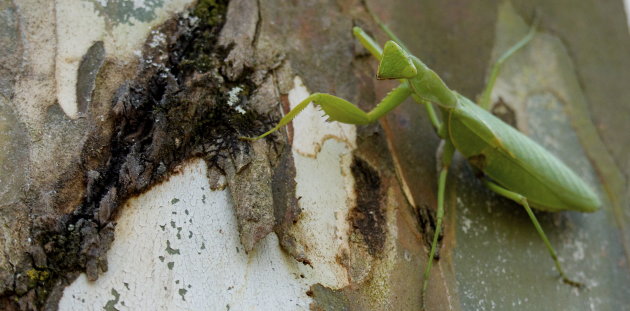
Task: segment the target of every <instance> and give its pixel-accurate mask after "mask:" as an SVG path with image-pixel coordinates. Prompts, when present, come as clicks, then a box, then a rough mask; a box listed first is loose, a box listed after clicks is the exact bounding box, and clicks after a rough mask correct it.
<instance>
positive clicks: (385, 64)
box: [376, 41, 418, 79]
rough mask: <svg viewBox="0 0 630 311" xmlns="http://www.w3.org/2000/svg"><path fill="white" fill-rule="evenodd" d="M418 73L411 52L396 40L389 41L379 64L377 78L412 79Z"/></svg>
mask: <svg viewBox="0 0 630 311" xmlns="http://www.w3.org/2000/svg"><path fill="white" fill-rule="evenodd" d="M417 74H418V70H417V69H416V66H414V65H413V62H412V61H411V57H409V54H407V52H406V51H405V50H404V49H403V48H402V47H400V45H398V44H396V42H394V41H387V43H385V47H384V48H383V57H382V58H381V63H380V64H379V65H378V73H377V74H376V78H377V79H410V78H413V77H415V76H416V75H417Z"/></svg>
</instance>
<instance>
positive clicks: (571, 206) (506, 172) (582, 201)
mask: <svg viewBox="0 0 630 311" xmlns="http://www.w3.org/2000/svg"><path fill="white" fill-rule="evenodd" d="M460 99H461V100H460V101H459V102H460V103H459V105H458V107H457V108H454V109H451V110H450V113H449V118H448V119H449V120H448V129H449V136H450V139H451V141H452V142H453V144H454V145H455V147H456V148H457V150H459V151H460V152H461V153H462V154H463V155H464V156H465V157H467V158H469V159H470V160H471V161H470V162H471V164H473V165H474V166H476V167H478V168H479V169H481V170H482V171H483V172H484V173H485V174H486V175H487V176H489V177H490V178H492V179H493V180H494V181H495V182H497V183H499V184H501V185H502V186H503V187H505V188H507V189H509V190H511V191H514V192H517V193H519V194H521V195H523V196H525V197H527V198H528V200H529V201H530V202H531V203H532V205H533V206H534V207H536V208H538V209H542V210H548V211H561V210H576V211H581V212H594V211H596V210H597V209H598V208H599V206H600V205H601V203H600V201H599V199H598V197H597V195H595V193H594V192H593V191H592V190H591V189H590V187H589V186H588V185H587V184H586V183H585V182H584V181H582V179H581V178H580V177H579V176H577V174H575V173H574V172H573V171H572V170H571V169H570V168H568V167H567V166H566V165H565V164H564V163H563V162H562V161H560V160H559V159H558V158H557V157H556V156H554V155H553V154H551V153H550V152H549V151H547V150H546V149H545V148H543V147H542V146H540V145H539V144H538V143H536V142H535V141H533V140H532V139H530V138H529V137H527V136H525V135H523V134H522V133H521V132H519V131H517V130H516V129H514V128H512V127H511V126H509V125H507V124H506V123H504V122H503V121H501V120H500V119H498V118H496V117H495V116H493V115H492V114H490V113H488V112H487V111H486V110H484V109H482V108H480V107H479V106H477V105H475V104H474V103H472V102H470V101H469V100H468V99H465V98H463V97H461V96H460Z"/></svg>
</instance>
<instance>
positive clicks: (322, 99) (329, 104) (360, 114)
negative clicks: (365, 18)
mask: <svg viewBox="0 0 630 311" xmlns="http://www.w3.org/2000/svg"><path fill="white" fill-rule="evenodd" d="M409 95H411V89H410V88H409V86H408V84H407V83H406V82H404V83H401V84H400V85H399V86H398V87H396V88H395V89H393V90H392V91H391V92H389V93H388V94H387V96H385V98H383V100H381V102H380V103H379V104H378V105H377V106H376V107H374V109H372V110H370V111H369V112H365V111H363V110H361V109H360V108H359V107H357V106H355V105H353V104H352V103H350V102H349V101H347V100H345V99H342V98H339V97H337V96H333V95H330V94H325V93H314V94H311V95H310V96H309V97H307V98H306V99H304V100H303V101H302V102H300V103H299V104H298V105H297V106H296V107H295V108H293V109H292V110H291V111H289V113H287V115H285V116H284V117H283V118H282V119H281V120H280V122H278V125H276V126H275V127H274V128H272V129H271V130H269V131H267V132H266V133H264V134H262V135H260V136H258V137H253V138H249V137H243V139H247V140H257V139H261V138H263V137H265V136H267V135H269V134H271V133H273V132H275V131H277V130H279V129H280V128H281V127H283V126H285V125H287V124H288V123H289V122H291V120H293V119H294V118H295V117H296V116H297V115H298V114H299V113H300V112H302V110H304V108H306V106H307V105H308V104H310V103H311V102H312V103H313V104H314V105H317V106H320V107H321V108H322V110H324V112H325V113H326V115H327V116H328V117H329V121H337V122H341V123H346V124H357V125H359V124H368V123H372V122H374V121H376V120H377V119H378V118H380V117H382V116H383V115H385V114H386V113H388V112H389V111H391V110H392V109H394V108H396V106H398V105H400V104H401V103H402V102H403V101H405V99H407V97H409Z"/></svg>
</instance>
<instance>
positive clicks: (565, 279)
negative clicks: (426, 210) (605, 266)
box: [484, 180, 583, 287]
mask: <svg viewBox="0 0 630 311" xmlns="http://www.w3.org/2000/svg"><path fill="white" fill-rule="evenodd" d="M484 183H485V184H486V186H487V187H488V189H490V190H492V191H493V192H495V193H497V194H499V195H501V196H503V197H506V198H508V199H510V200H513V201H515V202H516V203H519V204H521V205H522V206H523V207H524V208H525V211H526V212H527V215H529V218H530V219H531V221H532V223H533V224H534V227H535V228H536V231H538V235H540V237H541V238H542V240H543V242H544V243H545V246H547V250H548V251H549V254H550V255H551V258H552V259H553V261H554V263H555V264H556V269H557V270H558V272H559V273H560V276H561V277H562V281H563V282H564V283H566V284H569V285H571V286H575V287H582V286H583V284H582V283H579V282H576V281H573V280H571V279H569V278H568V277H567V275H566V274H565V273H564V270H563V269H562V265H560V261H559V260H558V256H557V255H556V251H555V250H554V248H553V246H551V243H550V242H549V239H548V238H547V235H546V234H545V232H544V231H543V229H542V227H541V226H540V223H538V220H537V219H536V216H535V215H534V212H533V211H532V209H531V208H530V207H529V203H528V202H527V198H526V197H524V196H522V195H520V194H518V193H516V192H512V191H510V190H507V189H505V188H503V187H501V186H499V185H497V184H496V183H493V182H491V181H489V180H485V181H484Z"/></svg>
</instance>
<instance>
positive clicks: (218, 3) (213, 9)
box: [193, 0, 228, 26]
mask: <svg viewBox="0 0 630 311" xmlns="http://www.w3.org/2000/svg"><path fill="white" fill-rule="evenodd" d="M227 3H228V2H227V1H222V0H199V2H198V3H197V6H196V7H195V9H194V10H193V14H194V15H195V16H196V17H198V18H199V19H201V21H202V22H203V23H204V24H206V25H208V26H215V25H219V24H223V20H224V18H225V12H226V10H227Z"/></svg>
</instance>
